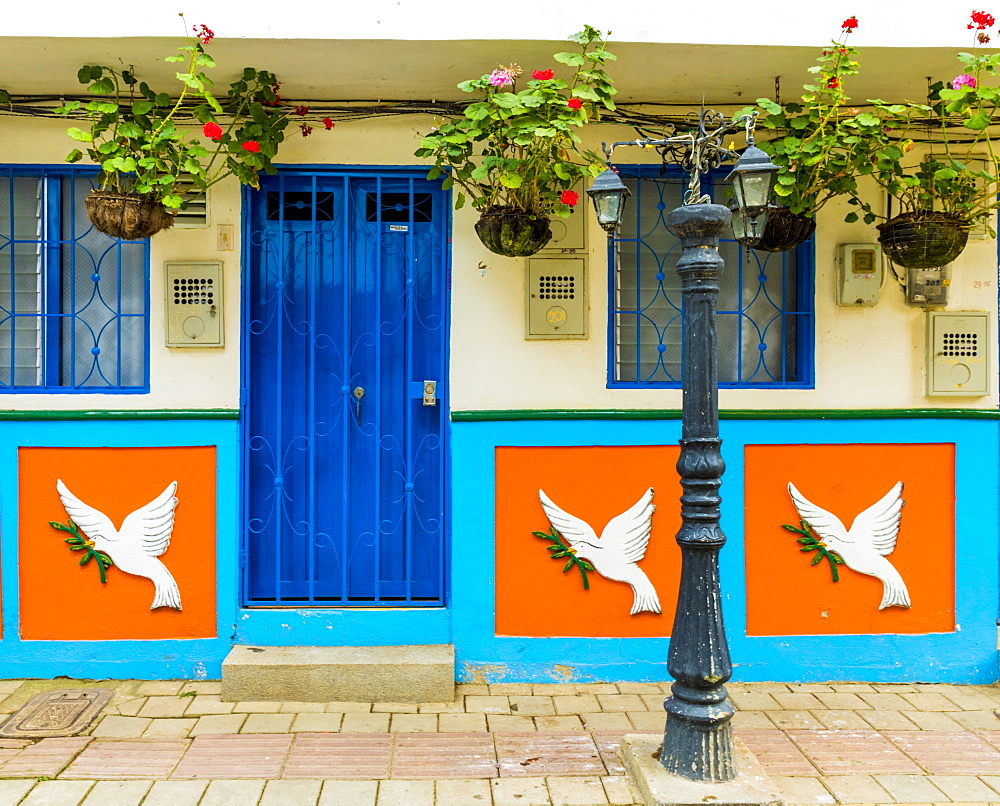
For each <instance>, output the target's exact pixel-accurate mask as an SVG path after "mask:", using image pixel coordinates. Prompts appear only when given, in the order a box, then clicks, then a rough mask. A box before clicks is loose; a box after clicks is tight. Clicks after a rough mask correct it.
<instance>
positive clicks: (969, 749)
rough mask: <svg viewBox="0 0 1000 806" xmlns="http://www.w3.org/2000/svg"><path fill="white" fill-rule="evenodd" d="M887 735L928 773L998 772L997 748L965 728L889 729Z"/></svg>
mask: <svg viewBox="0 0 1000 806" xmlns="http://www.w3.org/2000/svg"><path fill="white" fill-rule="evenodd" d="M886 736H887V737H888V739H889V740H890V741H891V742H893V744H895V745H896V746H897V747H899V748H900V749H901V750H903V751H904V752H905V753H906V754H907V755H909V756H910V757H911V758H913V759H914V760H915V761H916V762H917V763H918V764H919V765H920V766H921V767H923V769H924V770H926V771H927V772H929V773H931V774H944V775H948V774H951V775H956V774H962V773H971V774H973V775H980V774H982V775H990V774H997V773H998V772H1000V749H998V748H996V747H994V746H993V745H991V744H989V743H987V742H986V741H985V740H984V739H982V738H980V737H979V736H977V735H976V734H974V733H970V732H967V731H933V732H931V731H920V732H916V733H915V732H906V733H893V732H889V733H887V734H886ZM886 772H889V770H886Z"/></svg>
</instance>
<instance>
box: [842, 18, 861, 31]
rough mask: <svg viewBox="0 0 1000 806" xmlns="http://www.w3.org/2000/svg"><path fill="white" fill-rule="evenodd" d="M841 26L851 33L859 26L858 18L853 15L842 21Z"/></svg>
mask: <svg viewBox="0 0 1000 806" xmlns="http://www.w3.org/2000/svg"><path fill="white" fill-rule="evenodd" d="M840 27H841V28H843V29H844V31H846V32H848V33H850V32H851V31H853V30H854V29H855V28H857V27H858V18H857V17H855V16H853V15H852V16H850V17H848V18H847V19H846V20H844V21H843V22H842V23H840Z"/></svg>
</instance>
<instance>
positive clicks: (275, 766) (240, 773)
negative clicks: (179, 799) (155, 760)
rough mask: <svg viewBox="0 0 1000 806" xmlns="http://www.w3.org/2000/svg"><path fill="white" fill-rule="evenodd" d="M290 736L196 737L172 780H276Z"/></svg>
mask: <svg viewBox="0 0 1000 806" xmlns="http://www.w3.org/2000/svg"><path fill="white" fill-rule="evenodd" d="M291 744H292V735H291V734H288V733H284V734H276V735H267V734H259V735H252V734H251V735H247V734H239V735H229V736H199V737H197V738H196V739H195V740H194V741H193V742H192V743H191V747H190V748H189V749H188V751H187V752H186V753H185V754H184V757H183V758H182V759H181V761H180V763H179V764H178V765H177V768H176V769H175V770H174V772H173V775H172V776H171V777H172V778H175V779H180V778H209V779H222V778H255V779H268V778H277V777H278V776H279V775H280V774H281V769H282V766H283V765H284V761H285V756H286V755H287V754H288V750H289V748H290V747H291Z"/></svg>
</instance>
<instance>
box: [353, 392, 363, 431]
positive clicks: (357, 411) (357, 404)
mask: <svg viewBox="0 0 1000 806" xmlns="http://www.w3.org/2000/svg"><path fill="white" fill-rule="evenodd" d="M364 396H365V390H364V387H361V386H356V387H354V400H355V404H354V422H355V423H356V424H357V426H358V428H360V427H361V398H363V397H364Z"/></svg>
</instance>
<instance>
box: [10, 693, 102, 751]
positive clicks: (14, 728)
mask: <svg viewBox="0 0 1000 806" xmlns="http://www.w3.org/2000/svg"><path fill="white" fill-rule="evenodd" d="M114 693H115V692H114V689H110V688H67V689H57V690H55V691H43V692H42V693H41V694H36V695H35V696H34V697H32V698H31V699H30V700H28V701H27V702H26V703H25V704H24V705H22V706H21V707H20V708H18V709H17V710H16V711H15V712H14V713H13V714H11V717H10V719H8V720H7V721H6V722H4V723H3V726H2V727H0V737H3V738H5V739H43V738H47V737H49V736H75V735H76V734H78V733H79V732H80V731H82V730H83V729H84V728H86V727H87V726H88V725H89V724H90V723H91V722H93V721H94V720H95V719H96V718H97V716H98V715H99V714H100V713H101V711H102V710H103V708H104V706H105V705H107V704H108V701H109V700H110V699H111V697H112V696H113V695H114Z"/></svg>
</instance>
